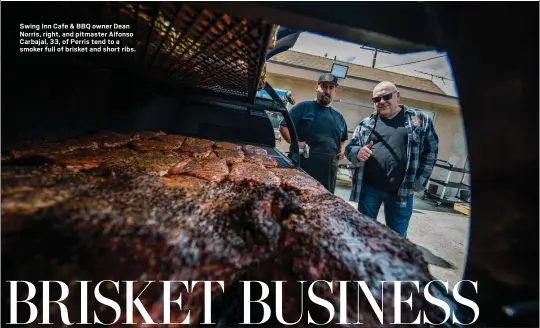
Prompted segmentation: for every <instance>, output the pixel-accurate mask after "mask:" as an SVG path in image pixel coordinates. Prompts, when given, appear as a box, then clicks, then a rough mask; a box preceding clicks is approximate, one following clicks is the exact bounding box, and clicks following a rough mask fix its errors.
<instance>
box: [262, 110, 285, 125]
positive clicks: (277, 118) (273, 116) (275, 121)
mask: <svg viewBox="0 0 540 328" xmlns="http://www.w3.org/2000/svg"><path fill="white" fill-rule="evenodd" d="M266 115H268V118H269V119H270V122H272V127H273V128H274V130H279V123H281V120H282V119H283V115H281V114H280V113H276V112H271V111H268V110H267V111H266Z"/></svg>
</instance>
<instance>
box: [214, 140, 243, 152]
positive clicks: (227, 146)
mask: <svg viewBox="0 0 540 328" xmlns="http://www.w3.org/2000/svg"><path fill="white" fill-rule="evenodd" d="M214 148H216V149H229V150H242V147H240V146H238V145H235V144H233V143H231V142H216V143H215V144H214Z"/></svg>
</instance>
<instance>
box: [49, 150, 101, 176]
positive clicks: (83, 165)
mask: <svg viewBox="0 0 540 328" xmlns="http://www.w3.org/2000/svg"><path fill="white" fill-rule="evenodd" d="M101 154H102V152H99V151H96V150H93V149H81V150H76V151H73V152H70V153H67V154H62V155H59V156H57V157H56V158H55V159H54V163H55V164H57V165H60V166H62V167H64V168H66V169H67V170H69V171H80V170H89V169H93V168H96V167H98V166H99V164H101V162H102V160H103V158H102V157H101V156H100V155H101Z"/></svg>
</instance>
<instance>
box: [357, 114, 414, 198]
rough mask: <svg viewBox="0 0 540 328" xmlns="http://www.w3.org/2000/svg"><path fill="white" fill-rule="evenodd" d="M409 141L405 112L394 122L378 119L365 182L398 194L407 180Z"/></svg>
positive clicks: (395, 118)
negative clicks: (405, 179) (404, 180)
mask: <svg viewBox="0 0 540 328" xmlns="http://www.w3.org/2000/svg"><path fill="white" fill-rule="evenodd" d="M407 139H408V135H407V129H406V128H405V111H404V110H403V109H401V111H400V112H399V113H398V114H397V115H396V117H394V118H393V119H391V120H385V119H383V118H381V117H378V118H377V122H376V124H375V128H374V129H373V132H372V134H371V138H370V141H373V147H372V148H371V151H372V152H373V153H372V155H371V156H370V158H369V159H368V160H367V161H366V165H365V168H364V182H366V183H368V184H369V185H371V186H372V187H375V188H377V189H380V190H383V191H386V192H391V193H394V192H397V191H398V190H399V187H400V186H401V183H402V182H403V179H404V177H405V169H406V165H407Z"/></svg>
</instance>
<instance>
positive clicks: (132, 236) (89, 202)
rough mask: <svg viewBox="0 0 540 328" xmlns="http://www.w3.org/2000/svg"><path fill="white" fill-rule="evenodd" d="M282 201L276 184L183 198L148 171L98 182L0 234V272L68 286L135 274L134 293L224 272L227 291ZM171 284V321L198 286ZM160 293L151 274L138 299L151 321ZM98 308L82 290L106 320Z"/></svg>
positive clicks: (258, 252) (254, 259)
mask: <svg viewBox="0 0 540 328" xmlns="http://www.w3.org/2000/svg"><path fill="white" fill-rule="evenodd" d="M128 187H129V188H128ZM149 189H151V190H152V191H151V192H149V191H148V190H149ZM284 200H285V201H284ZM286 200H287V197H286V194H283V193H282V192H280V191H279V190H278V189H264V188H261V189H252V190H250V189H238V188H237V187H234V186H229V187H225V188H206V189H205V190H204V192H202V193H200V196H198V197H197V198H195V199H193V198H186V197H185V196H184V194H183V192H182V191H181V190H176V189H169V188H162V187H160V186H159V184H158V183H156V180H154V179H146V180H140V181H139V182H137V183H135V184H132V185H130V186H126V188H125V189H123V190H122V189H107V190H104V191H103V194H101V195H98V197H96V198H86V199H85V198H81V199H77V200H73V201H68V202H65V203H62V204H58V206H54V207H51V208H48V209H46V210H44V211H42V212H40V213H39V214H38V215H36V216H35V219H33V220H25V224H24V225H23V227H22V228H21V230H20V231H19V232H18V233H15V234H14V233H12V234H10V235H4V236H2V242H3V244H2V261H3V264H4V268H6V270H4V272H3V277H5V279H8V280H9V279H15V278H16V279H18V280H25V281H31V282H35V283H36V284H37V281H38V280H42V279H43V277H44V276H46V277H48V278H50V280H58V281H63V282H66V283H67V284H70V285H71V284H75V283H76V281H77V280H82V279H83V278H84V280H89V281H92V282H94V283H90V284H89V286H88V288H89V290H93V289H94V287H95V283H97V282H99V281H102V280H113V281H114V280H118V281H122V282H123V281H126V280H134V281H138V282H140V283H137V284H135V286H134V294H135V295H139V294H140V293H141V292H142V291H143V289H144V288H145V286H146V283H144V281H148V280H153V281H162V280H175V281H178V280H187V281H193V280H197V281H205V280H224V281H225V290H228V288H229V286H230V285H231V283H232V282H233V281H234V280H236V279H238V278H239V277H240V275H241V274H242V273H243V272H245V271H246V270H248V269H249V268H250V267H251V266H254V265H257V264H258V263H261V262H264V261H267V259H268V258H270V257H271V256H272V254H274V252H275V250H276V249H277V241H278V240H279V232H280V228H279V223H278V222H279V221H278V220H277V219H276V216H277V215H278V214H279V213H280V209H281V208H283V207H284V206H286ZM29 240H31V242H29ZM51 241H54V242H51ZM122 284H123V283H122ZM180 286H181V284H173V287H174V288H175V290H174V291H173V293H172V294H173V295H171V299H173V300H174V299H177V298H178V296H179V295H180V293H182V294H183V295H182V309H181V310H180V311H178V310H176V311H174V312H175V313H176V315H175V316H174V317H175V318H176V319H175V321H176V322H180V321H182V319H183V318H184V317H185V315H186V314H187V311H191V313H190V314H191V323H192V324H193V323H196V322H197V320H198V316H199V314H200V311H201V310H202V308H203V305H204V295H203V293H202V289H196V291H195V292H194V293H185V291H184V289H182V288H181V287H180ZM103 287H104V288H102V290H101V291H102V293H103V296H105V297H107V298H110V299H112V300H114V301H115V302H117V303H118V304H120V306H121V307H122V310H123V311H125V304H126V303H125V301H124V300H123V299H122V297H120V296H119V295H118V292H117V291H116V290H115V289H114V288H112V289H110V288H107V286H103ZM121 288H125V285H123V286H122V287H121ZM176 288H178V289H176ZM74 289H75V288H74ZM20 293H21V295H19V298H20V297H22V294H24V291H21V292H20ZM215 293H216V294H217V295H220V294H221V291H219V290H216V291H215ZM120 294H123V293H120ZM70 295H71V294H70ZM162 297H163V286H162V284H159V283H153V284H151V285H150V287H148V288H147V289H146V290H145V291H144V293H142V294H141V296H140V298H139V299H140V300H141V302H142V303H143V305H144V307H145V308H146V309H148V312H149V313H150V314H151V315H152V317H153V318H154V320H155V321H157V322H159V321H160V318H161V317H160V314H161V313H162V310H163V308H162V306H163V299H162ZM63 303H64V304H65V305H66V306H67V307H68V309H69V311H77V310H78V309H80V300H79V298H77V297H69V298H68V299H67V300H66V301H65V302H63ZM106 309H107V307H104V306H100V305H99V304H98V303H97V302H96V301H95V299H94V298H89V300H88V313H93V312H94V311H96V312H97V315H98V317H99V318H100V319H101V320H102V321H105V322H111V321H112V320H113V319H114V312H113V313H112V318H111V313H110V312H108V311H106ZM135 312H137V311H135ZM124 313H125V312H124ZM51 320H52V321H53V322H60V318H59V311H56V312H54V313H51ZM136 320H137V319H136ZM137 321H138V322H141V320H140V319H139V320H137ZM36 323H37V321H36Z"/></svg>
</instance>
